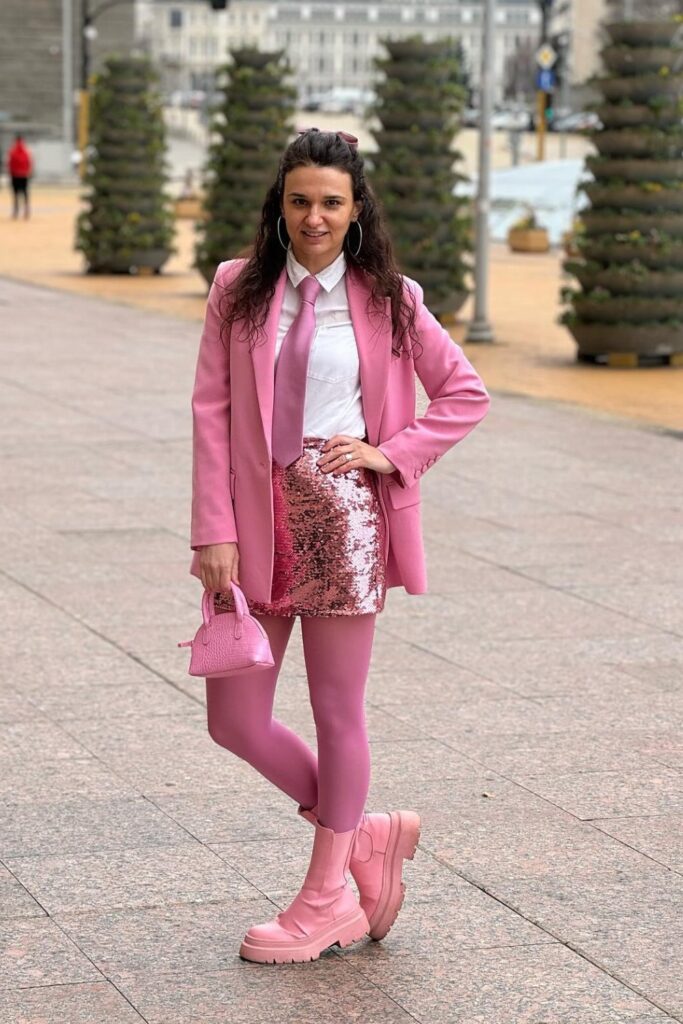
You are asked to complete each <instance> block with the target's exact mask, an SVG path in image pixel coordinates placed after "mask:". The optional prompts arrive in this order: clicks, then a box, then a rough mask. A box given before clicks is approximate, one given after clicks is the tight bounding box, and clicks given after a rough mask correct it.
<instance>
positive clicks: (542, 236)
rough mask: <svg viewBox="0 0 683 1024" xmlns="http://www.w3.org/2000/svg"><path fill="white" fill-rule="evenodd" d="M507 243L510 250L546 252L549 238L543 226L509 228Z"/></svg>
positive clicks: (548, 247)
mask: <svg viewBox="0 0 683 1024" xmlns="http://www.w3.org/2000/svg"><path fill="white" fill-rule="evenodd" d="M508 245H509V246H510V249H511V250H512V252H548V250H549V249H550V239H549V238H548V232H547V231H546V229H545V228H510V230H509V231H508Z"/></svg>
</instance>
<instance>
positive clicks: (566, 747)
mask: <svg viewBox="0 0 683 1024" xmlns="http://www.w3.org/2000/svg"><path fill="white" fill-rule="evenodd" d="M651 736H652V733H650V732H647V731H646V730H628V729H624V730H619V731H618V732H617V731H613V730H610V731H606V730H603V731H600V730H599V729H596V730H594V731H592V732H591V731H588V730H584V729H578V730H573V731H572V730H569V731H567V732H551V733H546V734H534V735H530V734H529V733H528V732H520V733H515V734H512V735H509V734H506V735H494V736H491V735H490V734H488V733H487V734H484V735H481V736H479V735H477V734H476V733H475V734H473V735H472V736H468V737H463V736H462V735H459V736H458V738H457V746H458V751H459V752H460V753H461V754H463V753H464V754H465V755H466V756H467V757H468V758H471V759H472V760H474V761H477V762H478V763H479V764H481V765H485V766H486V767H487V768H490V769H492V770H495V771H496V772H499V773H500V774H501V775H505V776H506V777H507V778H510V779H514V780H515V781H517V782H519V781H521V777H522V776H525V775H526V774H528V773H531V774H533V775H534V776H539V775H546V774H549V775H555V774H558V773H564V772H570V771H574V772H594V771H622V772H636V771H640V770H644V771H648V770H651V769H653V768H655V767H657V766H658V764H659V762H658V761H657V759H656V757H655V756H654V755H652V754H644V753H643V752H642V751H641V750H640V749H639V748H638V742H639V741H640V740H642V739H643V737H647V738H650V737H651ZM441 742H442V743H444V744H445V745H447V746H450V743H451V741H449V740H448V738H444V739H443V740H442V741H441Z"/></svg>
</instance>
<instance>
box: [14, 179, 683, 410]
mask: <svg viewBox="0 0 683 1024" xmlns="http://www.w3.org/2000/svg"><path fill="white" fill-rule="evenodd" d="M4 198H5V200H6V208H5V210H4V211H3V210H0V275H3V276H6V277H10V278H14V279H16V280H20V281H25V282H30V283H34V284H36V285H41V286H43V287H48V288H57V289H60V290H61V291H68V292H74V293H75V294H78V295H90V296H96V297H98V298H102V299H107V300H109V301H112V302H122V303H126V304H128V305H134V306H139V307H141V308H144V309H150V310H156V311H160V312H163V313H166V314H169V315H171V316H178V317H182V318H186V319H189V320H195V321H199V320H201V318H202V316H203V311H204V304H205V300H206V287H205V284H204V281H203V279H202V278H201V276H200V275H199V274H198V273H197V271H195V270H193V269H192V251H193V224H192V222H191V221H179V222H178V235H177V238H176V243H175V244H176V246H177V249H178V252H177V254H176V255H175V256H173V257H172V258H171V259H170V260H169V262H168V263H167V265H166V267H165V268H164V273H163V274H160V275H153V276H141V277H130V276H127V275H112V276H109V275H89V274H85V273H84V272H83V261H82V257H81V255H80V253H77V252H75V251H74V249H73V240H74V222H75V217H76V214H77V212H78V209H79V190H78V189H77V188H74V187H63V188H58V187H50V188H48V187H37V188H34V190H33V216H32V218H31V219H30V220H28V221H23V220H18V221H13V220H11V219H10V218H9V198H8V196H7V193H5V197H4ZM561 261H562V255H561V254H560V253H559V252H557V251H554V252H551V253H548V254H516V253H510V252H508V250H507V248H506V246H504V245H500V244H494V245H492V247H491V275H490V317H491V321H492V323H493V326H494V330H495V336H496V342H495V344H477V345H475V344H465V345H464V348H465V351H466V352H467V355H468V358H470V360H471V361H472V363H473V364H474V365H475V366H476V368H477V370H478V371H479V372H480V373H481V375H482V377H483V379H484V380H485V381H486V384H487V385H488V387H489V388H491V390H493V391H503V392H508V393H509V392H514V393H518V394H523V395H532V396H534V397H536V398H542V399H553V400H559V401H563V402H570V403H574V404H576V405H581V406H586V407H588V408H590V409H593V410H595V411H598V412H604V413H609V414H612V415H616V416H620V417H626V418H630V419H634V420H639V421H641V422H644V423H648V424H652V425H657V426H661V427H666V428H669V429H673V430H683V367H643V368H638V369H616V368H612V367H605V366H593V365H590V364H584V363H577V362H576V360H575V345H574V342H573V340H572V338H571V336H570V335H569V334H568V332H567V331H566V330H565V328H564V327H562V326H561V325H559V324H558V323H557V317H558V314H559V312H560V307H559V303H558V293H559V289H560V287H561V284H562V283H563V280H562V273H561ZM564 283H566V282H564ZM471 305H472V304H471V300H470V302H468V303H467V305H466V306H465V307H464V309H463V310H462V311H461V314H460V318H459V320H458V322H457V323H456V324H455V325H454V326H453V327H452V328H451V333H452V335H453V337H454V338H455V339H456V341H458V342H460V343H461V344H462V343H463V340H464V335H465V330H466V321H467V319H468V317H469V316H470V315H471Z"/></svg>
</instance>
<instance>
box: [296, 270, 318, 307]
mask: <svg viewBox="0 0 683 1024" xmlns="http://www.w3.org/2000/svg"><path fill="white" fill-rule="evenodd" d="M321 288H322V285H321V283H320V281H318V280H317V278H315V277H313V276H312V275H311V274H309V275H308V277H305V278H304V279H303V281H302V282H301V284H300V285H299V291H300V293H301V301H302V302H309V303H310V304H311V306H313V305H314V304H315V300H316V299H317V298H318V295H319V294H320V289H321Z"/></svg>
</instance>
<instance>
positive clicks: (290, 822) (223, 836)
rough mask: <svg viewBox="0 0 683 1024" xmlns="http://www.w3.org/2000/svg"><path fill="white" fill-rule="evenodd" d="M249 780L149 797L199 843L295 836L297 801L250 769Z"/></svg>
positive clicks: (297, 825) (297, 827)
mask: <svg viewBox="0 0 683 1024" xmlns="http://www.w3.org/2000/svg"><path fill="white" fill-rule="evenodd" d="M252 772H253V776H254V778H253V781H252V782H250V783H249V784H247V783H245V782H240V783H236V784H235V786H233V787H232V788H229V787H224V788H223V789H219V788H217V787H213V788H211V789H208V790H207V789H206V788H204V787H202V788H200V789H197V790H195V791H187V792H182V793H174V794H164V793H162V792H157V793H154V794H152V795H151V797H150V798H151V799H152V800H154V803H155V804H157V806H158V807H160V808H161V810H162V811H163V812H164V813H165V814H168V816H169V817H170V818H172V819H173V820H174V821H176V822H178V824H179V825H181V826H182V828H184V829H186V830H187V831H188V832H189V833H190V835H192V836H194V837H195V838H196V839H198V840H199V841H200V842H201V843H212V844H213V843H221V842H231V841H233V840H238V841H241V840H252V839H253V840H255V839H277V838H281V837H283V836H291V835H293V834H294V835H296V834H297V830H298V829H299V828H300V822H299V819H298V815H297V813H296V809H297V804H296V803H295V801H294V800H290V798H289V797H287V796H285V794H284V793H281V792H280V791H279V790H277V789H275V787H274V786H272V785H271V784H270V783H269V782H267V781H266V780H265V779H263V778H262V777H261V776H259V775H257V773H256V772H255V771H254V770H253V769H252Z"/></svg>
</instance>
